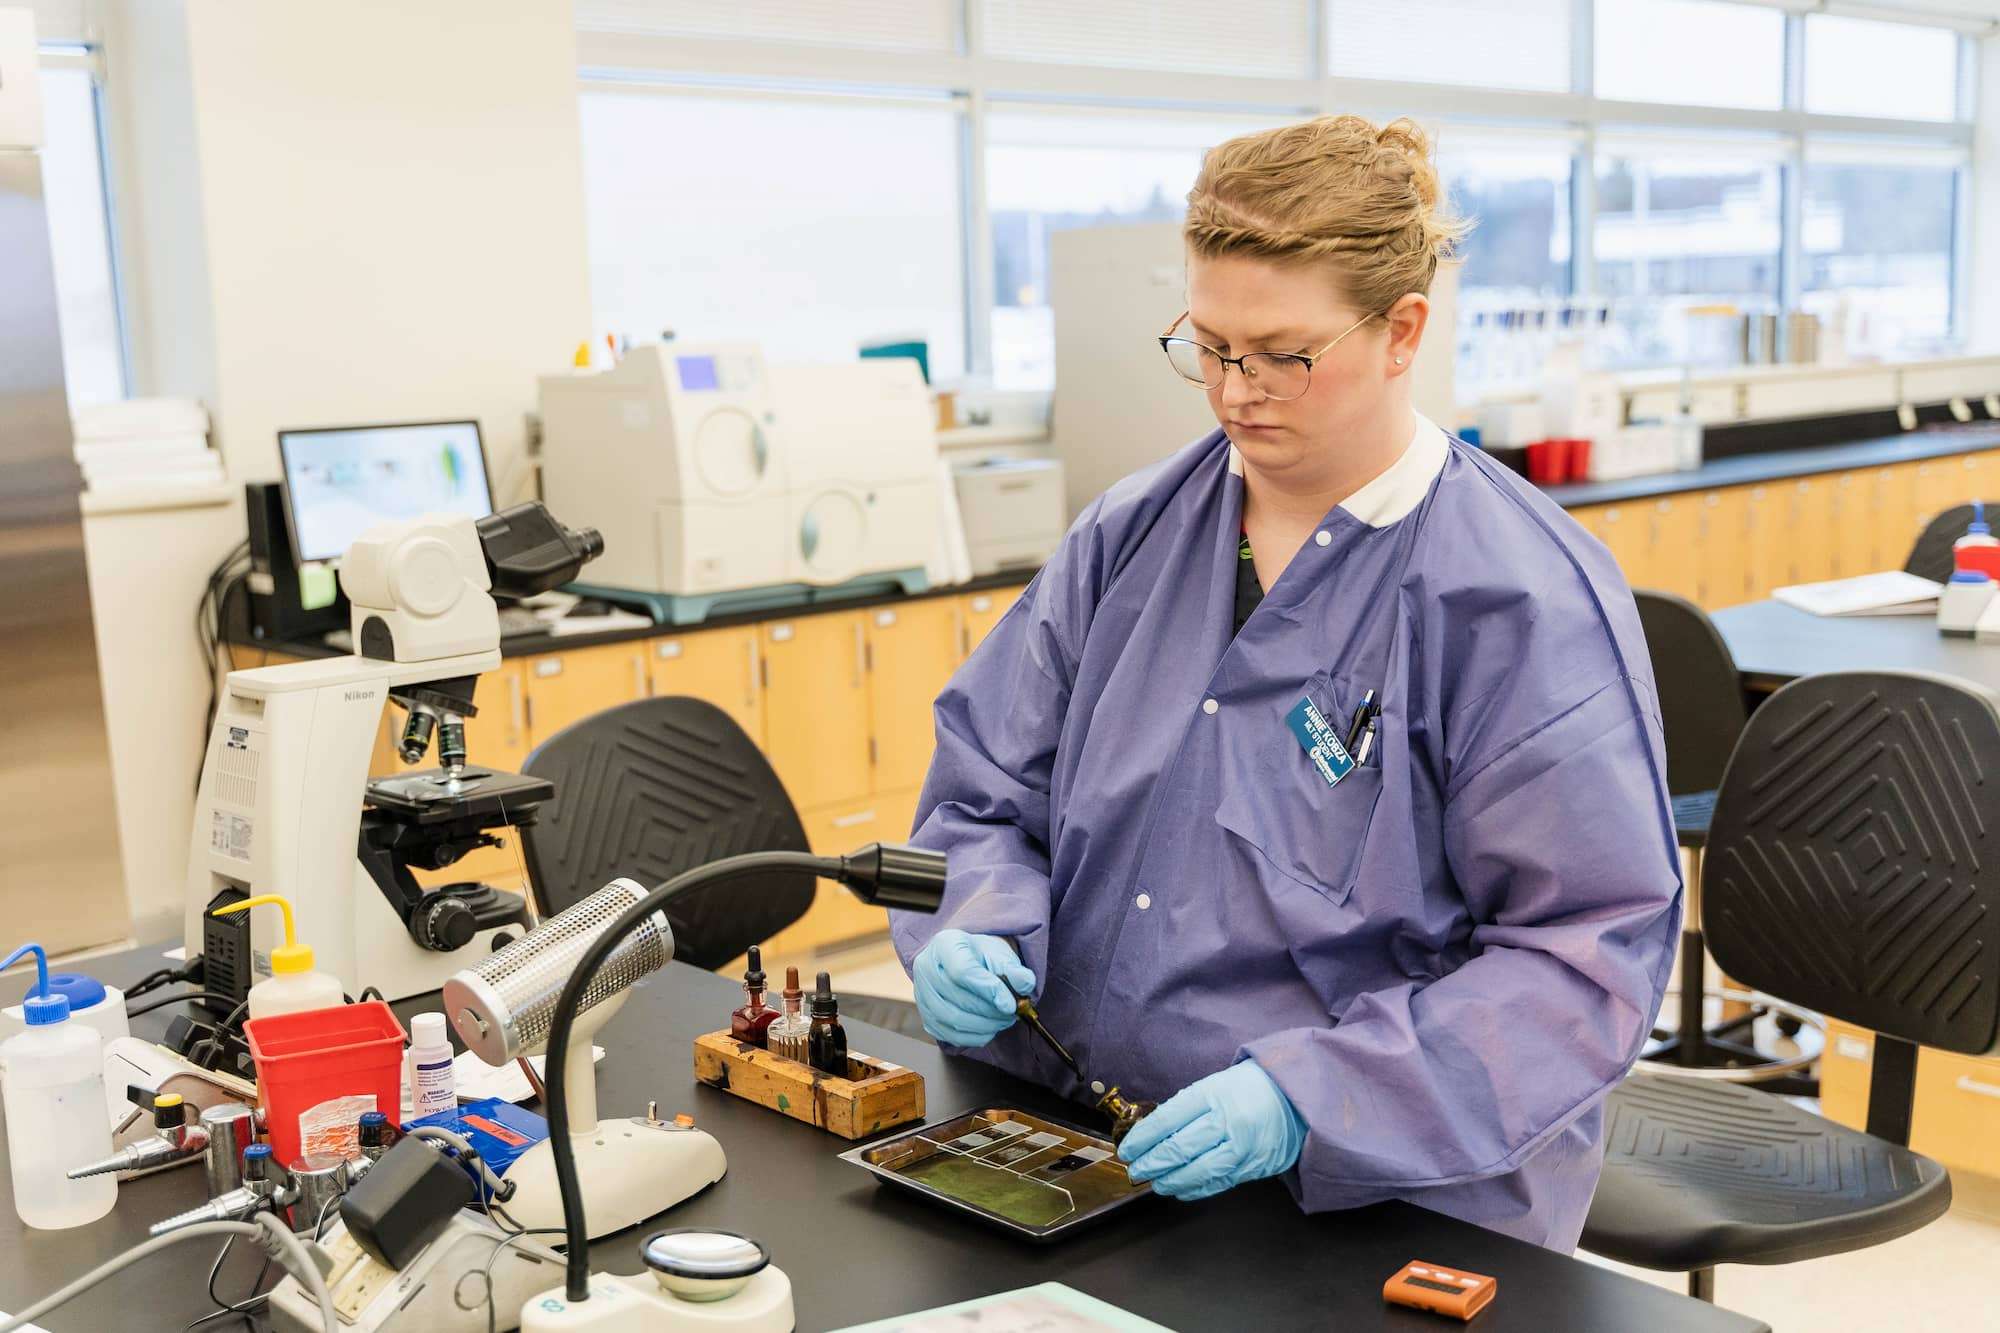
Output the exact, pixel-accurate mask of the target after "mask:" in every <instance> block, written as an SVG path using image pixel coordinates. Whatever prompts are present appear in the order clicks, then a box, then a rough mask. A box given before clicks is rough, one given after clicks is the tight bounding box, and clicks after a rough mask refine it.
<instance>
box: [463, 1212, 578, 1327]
mask: <svg viewBox="0 0 2000 1333" xmlns="http://www.w3.org/2000/svg"><path fill="white" fill-rule="evenodd" d="M561 1234H562V1228H561V1227H536V1228H535V1229H534V1230H532V1231H516V1232H514V1233H513V1234H512V1235H510V1236H508V1237H507V1238H506V1239H505V1240H503V1241H501V1242H499V1243H498V1244H497V1245H495V1246H494V1247H493V1253H492V1254H490V1255H488V1256H487V1257H486V1267H485V1268H483V1269H481V1270H480V1271H479V1277H480V1278H481V1280H482V1281H484V1282H485V1283H486V1333H500V1326H499V1322H498V1316H499V1313H500V1312H499V1309H498V1303H497V1302H496V1301H495V1300H494V1299H493V1266H494V1265H495V1264H497V1263H499V1262H500V1256H501V1255H503V1254H505V1253H506V1252H507V1251H508V1249H509V1248H511V1247H513V1246H515V1245H519V1246H521V1248H522V1249H524V1250H527V1251H530V1252H532V1253H533V1254H534V1256H535V1257H536V1258H537V1259H540V1260H541V1261H542V1262H544V1263H551V1264H559V1263H561V1262H562V1261H563V1260H562V1256H561V1255H560V1254H557V1253H556V1252H555V1251H554V1250H551V1249H549V1248H548V1247H546V1246H542V1245H536V1244H535V1243H534V1242H532V1241H530V1240H529V1239H528V1237H530V1236H560V1235H561ZM471 1276H472V1274H471V1273H470V1272H465V1273H461V1274H459V1277H458V1283H457V1285H455V1286H454V1287H453V1288H452V1290H451V1299H452V1302H453V1303H454V1304H456V1305H457V1306H458V1307H459V1308H460V1309H461V1310H469V1309H471V1308H472V1307H471V1306H469V1305H467V1304H466V1303H465V1283H466V1279H468V1278H470V1277H471Z"/></svg>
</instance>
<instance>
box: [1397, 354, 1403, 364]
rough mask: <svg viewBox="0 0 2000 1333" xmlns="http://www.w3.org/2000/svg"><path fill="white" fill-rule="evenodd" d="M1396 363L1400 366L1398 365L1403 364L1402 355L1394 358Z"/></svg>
mask: <svg viewBox="0 0 2000 1333" xmlns="http://www.w3.org/2000/svg"><path fill="white" fill-rule="evenodd" d="M1396 364H1397V365H1399V366H1400V365H1402V364H1403V358H1402V357H1400V356H1399V357H1397V358H1396Z"/></svg>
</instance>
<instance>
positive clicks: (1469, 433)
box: [1458, 426, 1484, 449]
mask: <svg viewBox="0 0 2000 1333" xmlns="http://www.w3.org/2000/svg"><path fill="white" fill-rule="evenodd" d="M1458 438H1459V439H1461V440H1464V441H1465V442H1466V443H1467V444H1469V445H1471V446H1472V447H1473V448H1475V449H1479V448H1482V447H1484V446H1482V445H1481V444H1480V443H1479V427H1477V426H1467V427H1465V428H1464V429H1463V430H1461V431H1459V432H1458Z"/></svg>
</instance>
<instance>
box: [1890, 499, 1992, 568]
mask: <svg viewBox="0 0 2000 1333" xmlns="http://www.w3.org/2000/svg"><path fill="white" fill-rule="evenodd" d="M1984 505H1985V509H1986V521H1987V522H1988V523H1992V522H1995V521H2000V500H1987V501H1984ZM1972 512H1973V510H1972V506H1971V505H1969V504H1962V505H1953V506H1952V507H1951V508H1950V509H1947V510H1945V511H1944V512H1943V513H1942V514H1939V515H1938V516H1937V517H1936V518H1934V519H1932V520H1931V521H1930V522H1928V523H1926V524H1924V530H1923V531H1922V532H1920V533H1918V534H1917V543H1916V545H1914V546H1912V547H1911V548H1910V558H1909V559H1908V560H1905V561H1904V562H1903V568H1904V570H1905V571H1907V572H1909V573H1911V574H1915V575H1917V576H1918V577H1920V578H1926V579H1930V580H1932V581H1934V582H1937V583H1943V582H1944V581H1945V580H1946V579H1948V578H1950V577H1951V571H1952V559H1951V546H1952V543H1953V542H1955V541H1957V540H1958V539H1959V538H1960V537H1963V536H1964V535H1965V525H1966V524H1968V523H1970V522H1972Z"/></svg>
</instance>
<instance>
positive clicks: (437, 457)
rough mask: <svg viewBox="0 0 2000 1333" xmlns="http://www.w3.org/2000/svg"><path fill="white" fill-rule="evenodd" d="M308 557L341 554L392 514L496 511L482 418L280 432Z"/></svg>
mask: <svg viewBox="0 0 2000 1333" xmlns="http://www.w3.org/2000/svg"><path fill="white" fill-rule="evenodd" d="M278 453H279V455H280V457H281V458H282V459H283V462H284V468H285V507H286V513H287V516H288V517H289V519H290V520H291V526H292V544H293V546H294V547H295V548H296V549H297V551H298V557H299V559H300V560H334V559H338V558H339V557H340V556H341V555H343V554H345V553H346V551H347V548H348V547H349V546H351V545H353V544H354V540H355V538H357V537H359V536H361V534H362V533H364V532H366V531H368V529H370V528H372V527H374V526H375V525H376V524H377V523H380V522H382V521H383V520H385V519H392V518H416V517H417V516H418V515H420V514H433V513H446V514H465V515H467V516H469V517H471V518H484V517H486V515H488V514H490V513H492V512H493V495H492V491H491V489H490V488H489V486H488V484H487V479H486V451H485V449H484V448H483V447H481V445H480V440H479V423H478V422H476V421H433V422H425V423H422V424H416V425H404V426H349V427H340V428H334V429H323V430H287V431H280V432H279V433H278Z"/></svg>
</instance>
